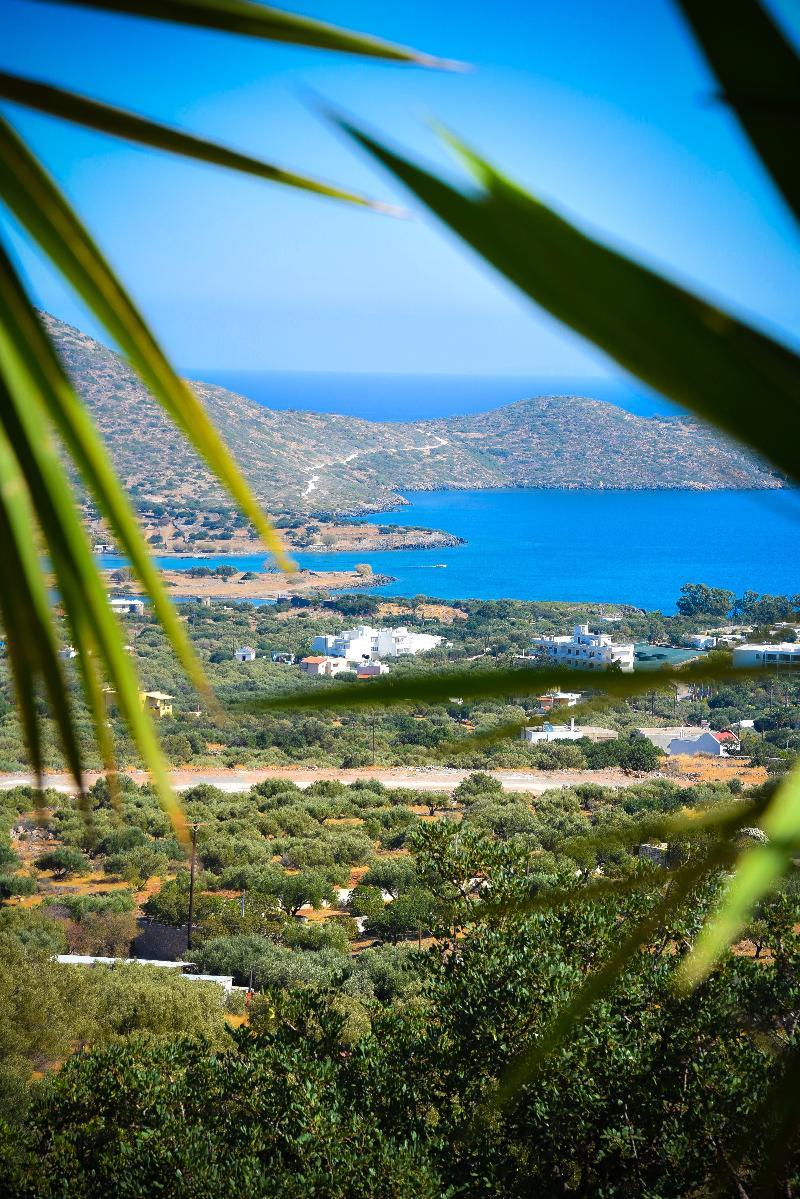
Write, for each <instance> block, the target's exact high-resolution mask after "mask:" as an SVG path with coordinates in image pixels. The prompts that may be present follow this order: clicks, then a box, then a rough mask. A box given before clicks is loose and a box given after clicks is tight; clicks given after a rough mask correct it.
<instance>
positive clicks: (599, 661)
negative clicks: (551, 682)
mask: <svg viewBox="0 0 800 1199" xmlns="http://www.w3.org/2000/svg"><path fill="white" fill-rule="evenodd" d="M533 649H534V651H536V652H538V653H540V654H543V655H544V657H546V658H548V659H549V660H550V661H552V662H553V663H555V665H556V666H571V667H574V668H577V669H579V670H607V669H608V667H609V666H611V665H612V663H615V662H618V663H619V666H620V669H621V670H633V645H632V644H630V645H615V644H614V643H613V642H612V640H611V638H610V637H609V636H608V634H607V633H590V632H589V626H588V624H576V625H575V628H574V630H573V633H572V636H571V637H567V636H563V637H536V638H535V639H534V641H533Z"/></svg>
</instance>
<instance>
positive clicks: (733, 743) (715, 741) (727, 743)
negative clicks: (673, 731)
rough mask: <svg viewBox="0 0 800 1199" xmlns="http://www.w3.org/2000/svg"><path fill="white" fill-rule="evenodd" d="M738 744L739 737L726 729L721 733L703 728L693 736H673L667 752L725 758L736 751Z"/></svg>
mask: <svg viewBox="0 0 800 1199" xmlns="http://www.w3.org/2000/svg"><path fill="white" fill-rule="evenodd" d="M739 746H740V742H739V738H738V737H737V736H736V734H735V733H732V732H730V730H728V729H726V730H725V731H724V732H721V733H714V732H712V731H711V729H703V730H702V731H700V732H698V734H697V735H696V736H694V737H685V736H684V737H673V738H672V740H671V741H670V743H669V745H668V746H667V753H668V754H690V755H694V754H705V755H706V756H708V757H712V758H727V757H728V756H729V754H731V753H738V751H739Z"/></svg>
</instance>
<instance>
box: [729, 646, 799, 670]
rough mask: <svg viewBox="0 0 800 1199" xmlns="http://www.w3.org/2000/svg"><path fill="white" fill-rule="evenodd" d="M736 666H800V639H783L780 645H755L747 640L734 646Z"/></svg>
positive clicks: (734, 662)
mask: <svg viewBox="0 0 800 1199" xmlns="http://www.w3.org/2000/svg"><path fill="white" fill-rule="evenodd" d="M733 665H734V666H768V667H770V668H775V667H778V668H780V667H787V666H800V641H782V642H780V643H779V644H778V645H754V644H750V643H749V642H745V644H744V645H736V646H734V648H733Z"/></svg>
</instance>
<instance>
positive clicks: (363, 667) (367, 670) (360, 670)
mask: <svg viewBox="0 0 800 1199" xmlns="http://www.w3.org/2000/svg"><path fill="white" fill-rule="evenodd" d="M388 673H389V667H388V666H387V665H386V663H385V662H362V663H361V664H360V665H359V666H357V667H356V674H357V675H358V677H359V678H360V679H376V678H378V677H379V675H382V674H388Z"/></svg>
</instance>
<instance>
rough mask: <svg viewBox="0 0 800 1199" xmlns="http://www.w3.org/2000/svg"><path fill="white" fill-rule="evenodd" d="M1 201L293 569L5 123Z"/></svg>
mask: <svg viewBox="0 0 800 1199" xmlns="http://www.w3.org/2000/svg"><path fill="white" fill-rule="evenodd" d="M0 198H2V199H3V200H4V201H5V203H6V204H7V205H8V207H9V208H10V209H11V211H12V212H13V213H14V215H15V216H16V217H17V219H18V220H19V222H20V224H21V225H22V226H23V227H24V228H25V229H26V230H27V231H28V233H29V234H30V236H31V237H32V238H33V239H34V241H35V242H37V244H38V245H39V247H40V248H41V249H42V250H43V251H44V253H45V254H46V255H47V256H48V257H49V258H50V260H51V262H52V263H53V265H54V266H55V267H56V269H57V270H58V271H59V272H60V273H61V274H62V275H63V276H64V278H65V279H66V280H67V282H68V283H70V284H71V285H72V287H74V289H75V290H76V291H77V292H78V294H79V295H80V296H81V297H82V298H83V300H84V301H85V302H86V304H87V305H88V307H89V308H90V309H91V310H92V312H93V313H94V314H95V316H96V317H97V319H98V320H99V321H100V322H101V323H102V324H103V325H105V327H106V329H107V330H108V332H109V333H110V334H111V336H112V337H113V338H114V340H115V341H116V343H117V345H118V346H119V347H120V348H121V349H122V350H123V351H124V352H125V353H126V354H127V355H128V357H129V358H130V360H131V363H132V364H133V366H134V367H135V369H136V370H137V371H138V373H139V375H140V376H141V378H142V380H143V381H144V383H145V384H146V385H147V386H148V387H149V388H150V390H151V391H152V393H153V395H154V396H155V397H156V399H157V400H158V401H159V402H160V403H161V404H162V405H163V407H164V408H165V410H166V411H167V413H168V414H169V416H170V417H171V418H172V420H174V421H175V423H176V424H177V425H178V427H179V428H180V429H181V430H182V432H183V433H184V435H185V436H186V438H187V440H188V441H189V442H190V443H191V444H192V445H193V446H194V448H195V449H196V450H197V452H198V453H199V454H200V456H201V457H202V458H203V459H204V460H205V462H206V463H207V465H208V466H209V468H210V469H211V470H212V471H213V473H214V474H215V475H216V476H217V478H218V479H219V480H220V482H221V483H222V484H223V486H224V487H225V488H226V490H227V491H228V492H229V493H230V495H231V496H232V497H233V498H234V499H235V500H236V502H237V503H238V505H239V507H240V508H241V510H242V511H243V512H244V513H245V514H246V516H247V517H248V519H249V520H250V521H251V523H252V524H253V526H254V528H255V529H256V531H257V532H258V534H259V536H260V537H261V538H262V539H263V540H264V542H265V544H266V545H267V546H268V548H269V549H270V551H271V552H272V553H273V554H274V556H275V558H276V559H277V561H278V563H279V564H280V566H281V567H282V568H283V569H285V570H288V569H291V565H292V564H291V562H290V560H289V558H288V557H287V555H286V552H285V550H284V549H283V545H282V543H281V541H280V538H279V537H278V536H277V534H276V533H275V531H274V530H273V528H272V526H271V525H270V523H269V521H268V520H267V518H266V516H265V515H264V513H263V512H262V510H261V507H260V505H259V503H258V501H257V500H256V498H255V496H254V495H253V494H252V492H251V490H250V487H249V486H248V484H247V483H246V482H245V480H244V478H243V477H242V475H241V473H240V472H239V469H238V467H237V466H236V463H235V462H234V460H233V457H232V456H231V454H230V451H229V450H228V448H227V447H226V446H225V444H224V442H223V441H222V439H221V438H220V436H219V434H218V433H217V431H216V429H215V428H214V426H213V424H212V423H211V421H210V419H209V417H208V414H207V413H206V410H205V408H204V407H203V405H202V404H201V403H200V401H199V400H198V398H197V396H196V395H195V394H194V392H193V391H192V390H191V388H190V387H189V385H188V384H187V383H186V382H185V380H183V379H181V378H179V376H178V375H176V373H175V371H174V370H173V369H172V366H171V365H170V363H169V361H168V360H167V358H166V355H165V354H164V352H163V351H162V349H161V347H160V346H159V345H158V343H157V341H156V339H155V337H154V336H153V334H152V333H151V332H150V330H149V328H148V327H147V324H146V323H145V321H144V320H143V318H142V316H141V315H140V313H139V312H138V310H137V309H136V307H135V305H134V304H133V301H132V300H131V299H130V297H129V296H128V295H127V293H126V291H125V289H124V288H123V286H122V284H121V283H120V281H119V280H118V278H117V277H116V275H115V274H114V272H113V271H112V270H111V267H110V266H109V265H108V263H107V262H106V260H105V258H104V257H103V255H102V253H101V252H100V250H99V249H98V247H97V246H96V245H95V244H94V242H93V240H92V238H91V237H90V236H89V233H88V232H87V230H86V229H85V228H84V226H83V224H82V223H81V221H80V220H79V219H78V217H77V216H76V214H75V213H74V211H73V210H72V208H71V207H70V205H69V204H68V203H67V201H66V199H65V198H64V196H63V194H62V193H61V191H60V190H59V188H58V187H57V186H56V184H55V183H54V182H53V180H52V179H51V178H50V177H49V175H48V174H47V172H46V171H45V170H44V168H43V167H42V166H41V165H40V163H39V162H38V161H37V159H36V158H35V157H34V155H33V154H32V153H31V152H30V150H29V149H28V148H27V146H26V145H25V144H24V142H22V140H21V139H20V138H19V137H18V136H17V135H16V133H15V132H14V130H13V129H12V128H11V126H10V125H9V124H8V123H7V122H6V121H5V120H3V118H2V117H0Z"/></svg>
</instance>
